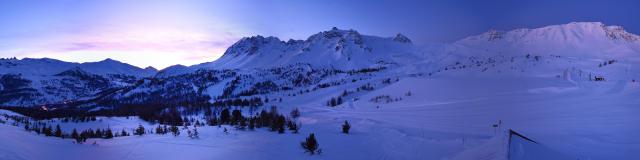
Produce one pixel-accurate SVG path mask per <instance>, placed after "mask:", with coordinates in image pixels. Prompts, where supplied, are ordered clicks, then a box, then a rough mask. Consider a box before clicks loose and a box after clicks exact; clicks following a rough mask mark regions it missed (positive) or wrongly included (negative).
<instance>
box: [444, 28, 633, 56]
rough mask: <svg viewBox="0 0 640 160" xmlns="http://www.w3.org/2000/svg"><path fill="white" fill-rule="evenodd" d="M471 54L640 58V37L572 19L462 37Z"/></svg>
mask: <svg viewBox="0 0 640 160" xmlns="http://www.w3.org/2000/svg"><path fill="white" fill-rule="evenodd" d="M454 45H459V46H464V47H469V48H470V49H471V50H470V51H467V52H473V53H468V54H495V53H502V54H511V55H514V54H515V55H526V54H554V55H561V56H574V57H585V58H623V57H638V55H639V54H640V36H638V35H635V34H632V33H629V32H626V31H625V30H624V29H623V28H622V27H621V26H607V25H605V24H603V23H600V22H572V23H568V24H562V25H551V26H546V27H541V28H535V29H516V30H512V31H506V32H505V31H496V30H491V31H488V32H485V33H483V34H480V35H476V36H471V37H467V38H464V39H462V40H459V41H457V42H455V43H454Z"/></svg>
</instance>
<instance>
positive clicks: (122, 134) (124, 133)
mask: <svg viewBox="0 0 640 160" xmlns="http://www.w3.org/2000/svg"><path fill="white" fill-rule="evenodd" d="M120 136H129V133H127V131H125V130H124V128H123V129H122V132H121V133H120Z"/></svg>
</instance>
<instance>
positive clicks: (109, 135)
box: [104, 128, 113, 139]
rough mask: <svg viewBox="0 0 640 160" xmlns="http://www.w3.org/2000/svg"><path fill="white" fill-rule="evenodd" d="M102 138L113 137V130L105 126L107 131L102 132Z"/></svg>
mask: <svg viewBox="0 0 640 160" xmlns="http://www.w3.org/2000/svg"><path fill="white" fill-rule="evenodd" d="M104 134H105V135H104V138H106V139H111V138H113V132H112V131H111V128H107V131H105V133H104Z"/></svg>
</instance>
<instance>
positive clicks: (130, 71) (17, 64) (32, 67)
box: [0, 58, 157, 106]
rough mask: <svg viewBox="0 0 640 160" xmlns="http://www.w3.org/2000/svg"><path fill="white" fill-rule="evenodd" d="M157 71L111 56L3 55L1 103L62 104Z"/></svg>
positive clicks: (0, 74)
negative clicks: (81, 58)
mask: <svg viewBox="0 0 640 160" xmlns="http://www.w3.org/2000/svg"><path fill="white" fill-rule="evenodd" d="M156 72H157V70H155V69H153V68H147V69H142V68H138V67H135V66H132V65H129V64H126V63H122V62H119V61H115V60H112V59H105V60H103V61H99V62H87V63H72V62H64V61H60V60H55V59H49V58H42V59H33V58H24V59H15V58H9V59H0V77H1V78H2V81H0V84H1V86H3V87H0V88H2V89H0V99H1V100H2V101H1V102H2V103H1V104H2V105H9V106H33V105H39V104H63V103H68V102H70V101H77V100H81V99H86V98H90V97H93V96H96V94H97V93H100V92H102V91H104V90H106V89H109V88H114V87H123V86H128V85H131V84H133V83H134V82H135V81H137V80H138V79H140V78H143V77H149V76H152V75H154V74H155V73H156Z"/></svg>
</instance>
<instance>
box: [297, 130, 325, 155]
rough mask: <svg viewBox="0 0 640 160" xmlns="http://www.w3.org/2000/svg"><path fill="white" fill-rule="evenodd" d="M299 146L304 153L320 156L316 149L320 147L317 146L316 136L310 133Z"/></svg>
mask: <svg viewBox="0 0 640 160" xmlns="http://www.w3.org/2000/svg"><path fill="white" fill-rule="evenodd" d="M300 145H301V146H302V148H303V149H304V150H305V151H306V152H309V153H311V155H314V154H316V153H318V154H320V152H322V151H321V150H320V149H319V148H318V147H319V146H320V145H319V144H318V141H316V136H315V135H314V134H313V133H311V134H310V135H309V137H307V139H306V140H305V141H303V142H301V143H300Z"/></svg>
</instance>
